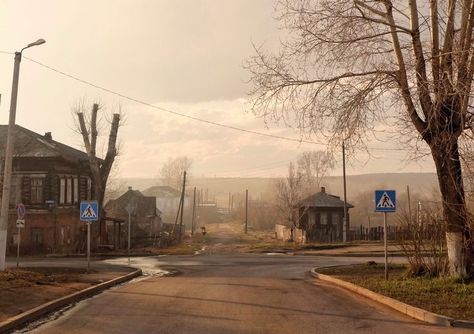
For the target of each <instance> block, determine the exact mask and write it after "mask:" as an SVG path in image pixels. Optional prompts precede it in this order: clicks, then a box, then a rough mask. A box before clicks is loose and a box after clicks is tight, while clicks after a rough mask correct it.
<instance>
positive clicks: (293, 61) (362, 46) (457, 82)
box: [247, 0, 474, 276]
mask: <svg viewBox="0 0 474 334" xmlns="http://www.w3.org/2000/svg"><path fill="white" fill-rule="evenodd" d="M278 10H279V13H280V16H279V19H280V21H281V23H282V24H283V27H284V28H287V29H288V31H289V35H290V37H291V38H288V41H287V42H283V43H282V46H281V51H280V53H279V54H278V55H272V54H268V53H267V52H265V51H264V50H263V49H262V48H256V55H255V56H254V57H252V58H251V59H250V60H249V62H248V64H247V67H248V69H249V70H250V72H251V75H252V77H251V81H252V82H253V84H254V89H253V90H252V92H251V93H252V96H253V101H252V102H253V110H254V112H255V113H256V114H257V115H260V116H264V117H266V118H267V119H269V120H276V121H280V120H282V121H285V122H287V123H291V124H296V126H297V127H299V128H300V129H302V131H303V132H304V133H306V134H307V135H308V136H311V135H313V134H316V133H319V134H324V135H326V136H327V138H328V142H329V144H330V145H332V146H335V145H340V144H341V142H342V141H345V143H346V145H347V146H348V147H351V148H352V149H353V148H354V146H357V145H359V144H362V143H364V142H365V141H366V140H367V139H368V137H369V136H371V135H374V134H375V133H374V129H375V126H377V125H385V126H386V128H387V131H389V127H393V126H395V125H397V126H399V129H398V132H399V133H402V134H404V135H405V138H407V137H408V138H410V139H413V140H414V141H415V142H416V141H418V140H420V141H424V142H425V143H426V144H427V145H428V147H429V149H430V152H431V155H432V158H433V160H434V163H435V166H436V170H437V174H438V181H439V186H440V190H441V195H442V200H443V214H444V217H445V221H446V224H447V226H446V238H447V244H448V247H447V248H448V257H449V264H450V265H449V266H450V267H449V269H450V273H451V275H452V276H464V275H465V274H466V273H467V271H468V270H469V268H470V258H471V237H470V231H469V222H468V219H469V218H468V214H467V210H466V203H465V194H464V186H463V179H462V168H461V162H460V149H459V142H460V140H461V141H462V140H468V141H469V140H472V135H473V133H472V123H473V122H472V120H473V110H472V107H471V102H472V95H471V91H472V79H473V74H474V48H473V47H472V44H473V28H474V1H473V0H430V1H423V4H422V5H418V4H417V1H416V0H409V1H406V0H375V1H374V0H371V1H369V0H317V1H316V0H314V1H311V0H281V1H280V2H279V6H278ZM405 138H404V139H405Z"/></svg>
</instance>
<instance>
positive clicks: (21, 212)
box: [16, 203, 26, 268]
mask: <svg viewBox="0 0 474 334" xmlns="http://www.w3.org/2000/svg"><path fill="white" fill-rule="evenodd" d="M16 213H17V216H18V219H17V221H16V227H17V229H18V234H17V236H18V239H17V241H16V267H17V268H18V267H19V266H20V243H21V229H22V228H24V227H25V220H24V219H25V214H26V208H25V206H24V205H23V204H22V203H19V204H17V206H16Z"/></svg>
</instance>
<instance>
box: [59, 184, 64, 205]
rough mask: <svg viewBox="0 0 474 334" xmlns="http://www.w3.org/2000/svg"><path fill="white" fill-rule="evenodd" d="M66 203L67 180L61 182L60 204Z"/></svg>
mask: <svg viewBox="0 0 474 334" xmlns="http://www.w3.org/2000/svg"><path fill="white" fill-rule="evenodd" d="M64 203H66V179H64V178H61V179H60V180H59V204H64Z"/></svg>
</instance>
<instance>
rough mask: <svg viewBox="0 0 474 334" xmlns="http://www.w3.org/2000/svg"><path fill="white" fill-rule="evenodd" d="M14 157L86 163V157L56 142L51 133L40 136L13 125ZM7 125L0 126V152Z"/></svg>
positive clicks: (4, 142) (3, 143) (78, 151)
mask: <svg viewBox="0 0 474 334" xmlns="http://www.w3.org/2000/svg"><path fill="white" fill-rule="evenodd" d="M14 129H15V142H14V143H15V145H14V155H13V156H14V157H15V158H18V157H26V158H63V159H65V160H68V161H71V162H81V161H88V160H89V159H88V156H87V154H86V153H85V152H82V151H80V150H78V149H75V148H73V147H70V146H67V145H65V144H62V143H60V142H57V141H55V140H53V139H52V138H51V133H50V132H49V133H47V134H45V135H40V134H38V133H36V132H33V131H31V130H28V129H26V128H24V127H22V126H20V125H15V128H14ZM7 131H8V125H0V150H1V151H3V150H4V149H5V145H6V141H7Z"/></svg>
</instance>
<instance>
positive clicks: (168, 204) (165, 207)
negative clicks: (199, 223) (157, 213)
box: [142, 186, 192, 223]
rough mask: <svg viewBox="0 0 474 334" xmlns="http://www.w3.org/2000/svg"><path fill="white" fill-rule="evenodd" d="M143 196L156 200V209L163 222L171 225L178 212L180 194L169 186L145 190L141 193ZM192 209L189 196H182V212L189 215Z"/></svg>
mask: <svg viewBox="0 0 474 334" xmlns="http://www.w3.org/2000/svg"><path fill="white" fill-rule="evenodd" d="M142 193H143V195H145V196H153V197H155V198H156V207H157V208H160V210H161V212H162V217H163V220H164V221H166V222H168V223H172V222H174V220H175V217H176V213H177V212H178V207H179V202H180V200H181V192H180V191H178V190H176V189H174V188H172V187H170V186H153V187H150V188H147V189H145V190H144V191H143V192H142ZM191 208H192V201H191V199H190V198H189V196H187V195H185V196H184V212H185V215H186V216H188V215H189V211H190V209H191Z"/></svg>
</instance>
